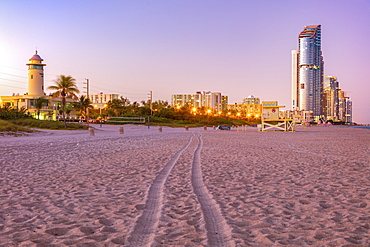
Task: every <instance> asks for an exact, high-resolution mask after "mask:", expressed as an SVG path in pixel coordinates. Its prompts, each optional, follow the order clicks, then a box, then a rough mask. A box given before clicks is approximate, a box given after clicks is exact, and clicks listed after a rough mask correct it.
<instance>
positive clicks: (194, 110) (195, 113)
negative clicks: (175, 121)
mask: <svg viewBox="0 0 370 247" xmlns="http://www.w3.org/2000/svg"><path fill="white" fill-rule="evenodd" d="M191 111H192V112H193V114H194V115H197V108H196V107H193V108H192V109H191Z"/></svg>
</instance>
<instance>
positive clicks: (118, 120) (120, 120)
mask: <svg viewBox="0 0 370 247" xmlns="http://www.w3.org/2000/svg"><path fill="white" fill-rule="evenodd" d="M105 123H107V124H109V123H113V124H145V118H144V117H110V118H109V119H108V120H107V121H105Z"/></svg>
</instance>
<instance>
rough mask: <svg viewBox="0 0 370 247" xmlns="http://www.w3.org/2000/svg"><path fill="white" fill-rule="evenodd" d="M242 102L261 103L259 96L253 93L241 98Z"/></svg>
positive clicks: (247, 103)
mask: <svg viewBox="0 0 370 247" xmlns="http://www.w3.org/2000/svg"><path fill="white" fill-rule="evenodd" d="M243 104H245V105H252V104H261V100H260V98H256V97H254V96H253V95H249V96H248V97H247V98H244V99H243Z"/></svg>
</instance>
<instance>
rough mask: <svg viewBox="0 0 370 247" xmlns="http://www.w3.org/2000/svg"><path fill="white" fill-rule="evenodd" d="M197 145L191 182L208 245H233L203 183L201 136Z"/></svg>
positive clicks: (221, 217) (226, 227)
mask: <svg viewBox="0 0 370 247" xmlns="http://www.w3.org/2000/svg"><path fill="white" fill-rule="evenodd" d="M198 142H199V143H198V147H197V149H196V150H195V153H194V159H193V167H192V174H191V182H192V185H193V189H194V193H195V195H196V196H197V198H198V201H199V203H200V206H201V209H202V213H203V217H204V221H205V226H206V230H207V237H208V246H212V247H218V246H220V247H225V246H230V247H232V246H235V243H234V241H232V239H231V230H230V227H229V226H228V225H227V223H226V220H225V218H224V217H223V216H222V214H221V210H220V207H219V206H218V204H217V203H216V201H215V200H214V199H213V198H212V195H211V194H210V193H209V191H208V189H207V187H206V186H205V185H204V182H203V177H202V169H201V163H200V152H201V150H202V147H203V141H202V136H201V135H199V136H198Z"/></svg>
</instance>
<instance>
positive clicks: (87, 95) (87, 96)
mask: <svg viewBox="0 0 370 247" xmlns="http://www.w3.org/2000/svg"><path fill="white" fill-rule="evenodd" d="M84 84H86V87H83V88H86V92H84V93H86V98H87V99H88V98H89V79H85V82H84Z"/></svg>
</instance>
